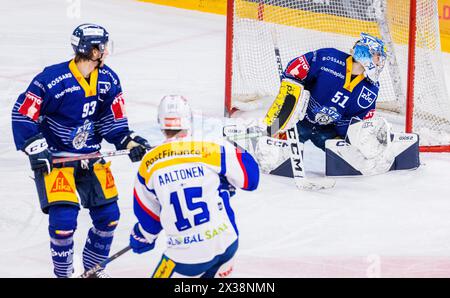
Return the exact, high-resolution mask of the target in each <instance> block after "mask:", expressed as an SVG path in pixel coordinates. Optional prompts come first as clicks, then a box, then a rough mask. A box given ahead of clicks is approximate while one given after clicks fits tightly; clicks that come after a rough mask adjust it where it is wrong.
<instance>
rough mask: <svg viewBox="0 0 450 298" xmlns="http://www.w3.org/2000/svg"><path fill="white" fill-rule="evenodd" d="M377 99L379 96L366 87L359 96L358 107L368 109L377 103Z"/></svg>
mask: <svg viewBox="0 0 450 298" xmlns="http://www.w3.org/2000/svg"><path fill="white" fill-rule="evenodd" d="M376 99H377V94H376V93H375V92H373V91H372V90H370V89H369V88H367V87H366V86H364V87H363V88H362V90H361V93H360V94H359V96H358V105H359V106H360V107H361V108H363V109H367V108H368V107H370V105H371V104H373V103H374V102H375V100H376Z"/></svg>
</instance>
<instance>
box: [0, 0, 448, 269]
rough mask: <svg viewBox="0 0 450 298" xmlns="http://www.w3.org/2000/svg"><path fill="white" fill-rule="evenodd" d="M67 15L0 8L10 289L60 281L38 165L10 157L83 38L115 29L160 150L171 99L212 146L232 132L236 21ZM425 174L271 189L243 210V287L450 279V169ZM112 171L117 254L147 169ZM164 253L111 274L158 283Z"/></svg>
mask: <svg viewBox="0 0 450 298" xmlns="http://www.w3.org/2000/svg"><path fill="white" fill-rule="evenodd" d="M69 5H70V3H69V1H61V0H39V1H34V0H20V1H8V5H1V6H0V16H1V17H0V102H1V105H0V115H1V116H0V135H1V138H0V206H1V208H0V277H49V276H52V265H51V258H50V252H49V236H48V232H47V228H48V217H47V216H45V215H43V214H42V213H41V211H40V208H39V204H38V199H37V194H36V191H35V186H34V182H33V181H32V180H31V179H30V178H29V177H30V176H31V174H32V173H31V172H30V170H29V164H28V160H27V158H26V157H25V156H24V154H23V153H21V152H17V151H15V148H14V146H13V139H12V134H11V125H10V110H11V108H12V105H13V103H14V101H15V99H16V98H17V96H18V95H19V93H21V92H23V90H25V88H26V87H27V85H28V84H29V82H30V81H31V79H32V78H33V76H34V75H35V74H37V73H38V72H40V71H41V70H42V69H43V67H45V66H47V65H51V64H55V63H59V62H61V61H64V60H68V59H70V57H71V55H72V49H71V47H70V45H69V37H70V34H71V32H72V30H73V28H74V27H75V26H76V25H78V24H81V23H84V22H95V23H100V24H102V25H104V26H105V27H107V28H108V29H109V31H110V33H111V36H112V38H113V40H114V43H115V54H114V55H113V56H111V57H110V59H109V60H108V65H109V66H111V67H112V68H113V69H114V70H115V71H116V72H117V73H118V74H119V76H120V78H121V81H122V85H123V88H124V91H125V97H126V100H127V111H128V115H129V119H130V126H131V127H132V128H134V129H135V130H136V131H138V132H139V133H141V134H143V135H144V136H145V137H147V138H149V140H150V141H151V142H152V143H154V144H155V143H157V142H159V141H160V140H161V138H162V136H161V134H160V133H159V131H158V129H157V124H156V120H155V116H156V109H155V107H156V106H157V104H158V102H159V99H160V98H161V97H162V96H163V95H165V94H174V93H179V94H183V95H185V96H186V97H188V98H189V99H190V101H191V103H192V106H193V108H194V109H195V110H196V115H197V116H196V121H197V122H196V127H197V128H199V127H201V126H203V128H204V130H205V133H204V134H215V135H218V134H220V125H221V124H222V123H223V121H224V120H223V118H222V115H223V94H224V68H225V67H224V66H225V17H223V16H219V15H213V14H205V13H199V12H193V11H187V10H181V9H175V8H169V7H163V6H158V5H152V4H148V3H140V2H135V1H132V0H89V1H87V0H82V1H81V16H80V18H71V17H70V15H68V14H67V10H68V8H69ZM445 63H446V65H447V66H448V65H450V58H446V61H445ZM200 115H203V120H204V121H203V122H201V121H200V120H201V118H200ZM105 148H111V147H110V146H109V145H106V146H105ZM305 156H307V158H306V166H307V169H308V171H309V172H310V173H311V174H312V175H323V172H324V166H323V162H324V157H323V154H322V153H321V152H320V151H319V150H317V149H315V148H313V147H312V146H311V145H307V148H306V153H305ZM421 160H422V166H421V167H420V168H419V169H418V170H416V171H408V172H395V173H389V174H386V175H381V176H376V177H369V178H356V179H348V178H347V179H344V178H342V179H338V181H337V185H336V187H335V188H334V189H332V190H326V191H320V192H302V191H299V190H297V189H296V188H295V186H294V183H293V181H291V180H290V179H287V178H281V177H274V176H267V175H263V176H262V178H261V184H260V188H259V189H258V191H255V192H252V193H246V192H244V191H239V192H238V194H237V195H236V197H234V198H233V202H232V204H233V207H234V209H235V212H236V218H237V224H238V227H239V229H240V248H239V251H238V253H237V256H236V266H235V275H234V276H235V277H302V276H380V275H381V276H447V277H450V195H449V193H450V155H449V154H421ZM112 167H113V173H114V174H115V178H116V182H117V184H118V188H119V193H120V198H121V199H120V201H119V205H120V208H121V213H122V217H121V221H120V224H119V227H118V229H117V231H116V234H115V238H114V242H113V247H112V252H115V251H117V250H119V249H121V248H123V247H125V246H126V245H127V244H128V237H129V236H128V235H129V231H130V229H131V227H132V225H133V224H134V222H135V218H134V215H133V213H132V182H133V179H134V177H135V173H136V170H137V169H136V168H137V165H136V164H133V165H130V161H129V160H128V158H127V157H117V158H114V159H113V166H112ZM78 219H79V220H78V230H77V232H76V234H75V251H76V255H77V257H76V264H78V267H79V266H80V265H79V263H80V260H79V256H80V255H81V251H82V248H83V245H84V241H85V237H86V233H87V231H88V229H89V227H90V225H91V221H90V218H89V215H88V212H87V210H82V211H81V212H80V215H79V218H78ZM160 240H161V241H158V242H157V246H156V248H155V250H153V251H152V252H149V253H147V254H144V255H135V254H133V253H128V254H127V255H125V256H123V257H120V258H119V259H117V260H115V261H114V262H112V263H111V264H110V266H109V267H108V268H107V271H108V273H109V274H110V275H112V276H115V277H148V276H150V274H151V273H152V271H153V269H154V266H155V265H156V263H157V262H158V261H159V258H160V255H161V253H162V251H163V249H164V242H163V241H162V240H164V237H161V239H160Z"/></svg>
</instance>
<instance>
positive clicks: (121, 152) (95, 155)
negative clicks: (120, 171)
mask: <svg viewBox="0 0 450 298" xmlns="http://www.w3.org/2000/svg"><path fill="white" fill-rule="evenodd" d="M129 153H130V150H117V151H106V152H95V153H89V154H84V155H77V156H69V157H60V158H55V159H53V161H52V163H53V164H56V163H63V162H69V161H77V160H85V159H93V158H103V157H111V156H119V155H127V154H129Z"/></svg>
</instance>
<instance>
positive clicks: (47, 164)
mask: <svg viewBox="0 0 450 298" xmlns="http://www.w3.org/2000/svg"><path fill="white" fill-rule="evenodd" d="M23 151H24V152H25V153H26V154H27V155H28V157H29V159H30V164H31V169H32V170H33V171H35V172H38V173H40V174H45V173H47V174H48V173H50V172H51V171H52V168H53V167H52V153H51V152H50V151H49V150H48V145H47V141H46V140H45V138H44V137H43V136H42V134H38V135H36V136H34V137H31V138H29V139H28V140H26V142H25V145H24V147H23Z"/></svg>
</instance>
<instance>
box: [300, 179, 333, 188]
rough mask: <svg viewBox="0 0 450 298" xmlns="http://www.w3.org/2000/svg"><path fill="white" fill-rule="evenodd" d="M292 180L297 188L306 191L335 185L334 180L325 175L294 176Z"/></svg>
mask: <svg viewBox="0 0 450 298" xmlns="http://www.w3.org/2000/svg"><path fill="white" fill-rule="evenodd" d="M294 181H295V185H296V186H297V188H298V189H301V190H308V191H317V190H321V189H330V188H333V187H334V186H335V185H336V180H334V179H331V178H326V177H323V178H305V177H303V178H302V177H294Z"/></svg>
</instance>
